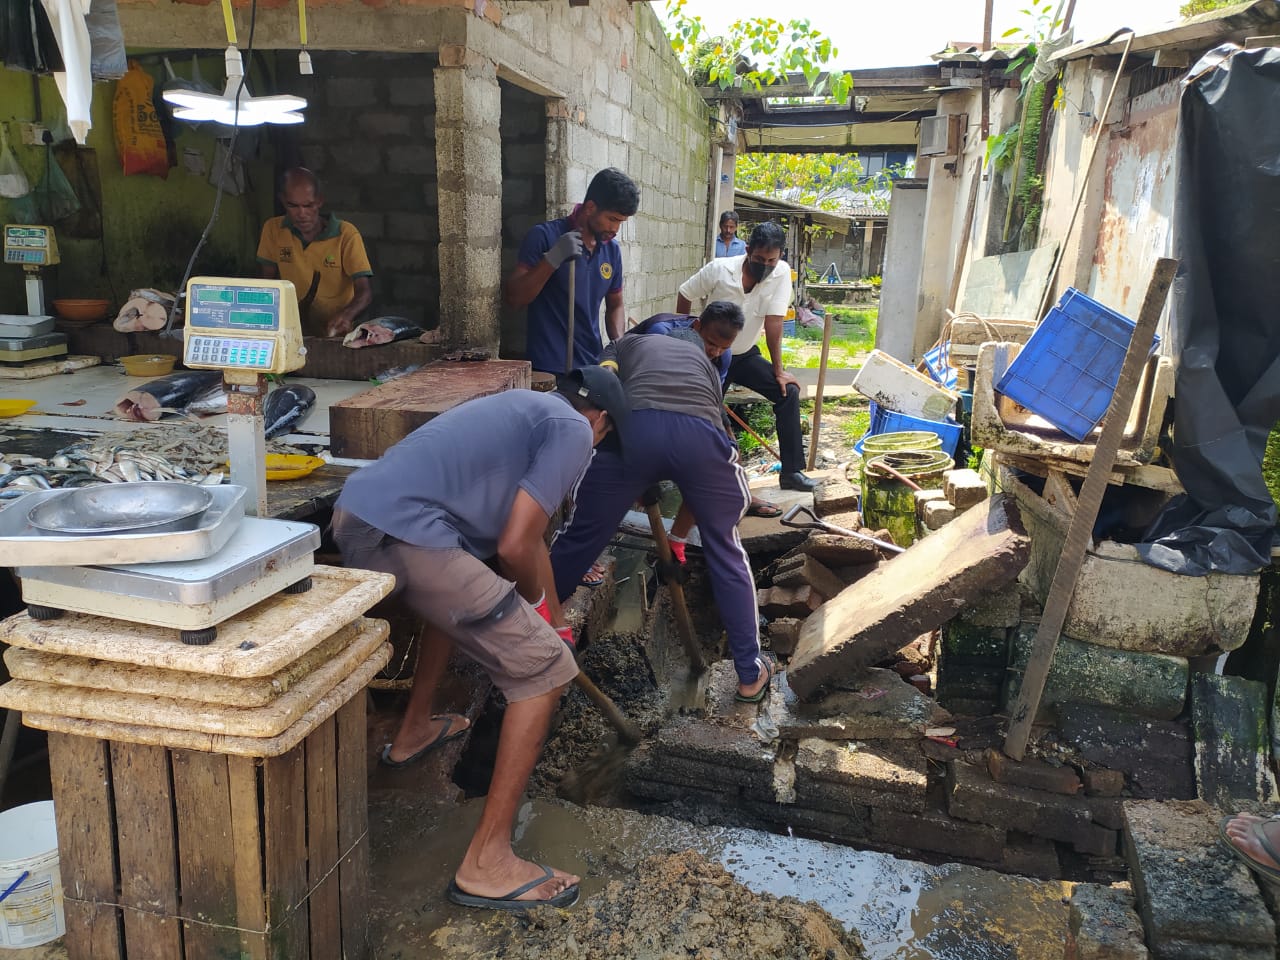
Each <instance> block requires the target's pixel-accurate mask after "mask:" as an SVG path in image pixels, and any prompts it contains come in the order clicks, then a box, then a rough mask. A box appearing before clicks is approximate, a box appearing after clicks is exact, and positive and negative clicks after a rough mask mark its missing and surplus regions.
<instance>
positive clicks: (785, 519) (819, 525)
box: [778, 503, 907, 553]
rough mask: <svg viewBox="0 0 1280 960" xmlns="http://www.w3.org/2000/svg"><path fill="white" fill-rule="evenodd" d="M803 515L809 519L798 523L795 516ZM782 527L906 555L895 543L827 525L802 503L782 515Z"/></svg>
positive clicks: (904, 548)
mask: <svg viewBox="0 0 1280 960" xmlns="http://www.w3.org/2000/svg"><path fill="white" fill-rule="evenodd" d="M801 513H805V514H808V515H809V517H810V519H809V520H808V521H800V520H797V519H796V516H797V515H799V514H801ZM778 522H779V523H781V524H782V525H783V526H784V527H796V528H797V529H800V530H824V531H826V532H827V533H834V534H838V535H839V536H842V537H853V538H854V539H855V540H865V541H866V542H867V543H874V544H875V545H876V546H877V547H879V548H880V549H881V550H887V551H889V552H890V553H906V552H907V548H906V547H900V546H898V545H897V544H896V543H889V542H887V541H885V540H877V539H876V538H875V537H871V536H868V535H867V534H865V533H858V531H856V530H847V529H845V528H844V527H837V526H836V525H835V524H834V523H827V521H825V520H819V519H818V515H817V514H815V513H814V512H813V511H812V510H810V509H809V508H808V507H806V506H805V505H804V504H802V503H797V504H795V505H793V506H792V507H791V509H790V510H788V511H787V512H786V513H784V514H783V515H782V519H780V520H779V521H778Z"/></svg>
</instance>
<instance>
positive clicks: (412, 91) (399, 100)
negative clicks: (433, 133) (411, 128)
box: [390, 77, 436, 126]
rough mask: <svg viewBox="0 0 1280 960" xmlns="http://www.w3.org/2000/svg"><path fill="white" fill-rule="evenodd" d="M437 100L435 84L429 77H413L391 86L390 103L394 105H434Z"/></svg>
mask: <svg viewBox="0 0 1280 960" xmlns="http://www.w3.org/2000/svg"><path fill="white" fill-rule="evenodd" d="M435 102H436V91H435V85H434V84H433V83H432V82H431V78H429V77H411V78H408V79H405V80H403V81H401V82H398V83H393V84H391V86H390V103H391V105H392V106H393V107H424V106H433V105H434V104H435ZM432 125H433V126H434V124H432Z"/></svg>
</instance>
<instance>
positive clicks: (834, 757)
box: [795, 738, 928, 813]
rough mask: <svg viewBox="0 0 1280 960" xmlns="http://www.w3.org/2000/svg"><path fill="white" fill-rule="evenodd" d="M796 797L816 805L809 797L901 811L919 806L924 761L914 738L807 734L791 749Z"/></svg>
mask: <svg viewBox="0 0 1280 960" xmlns="http://www.w3.org/2000/svg"><path fill="white" fill-rule="evenodd" d="M795 764H796V803H797V804H799V805H800V806H816V807H821V806H822V805H823V803H815V802H813V801H814V799H819V800H821V801H823V802H828V801H835V802H836V803H840V804H844V805H848V804H850V803H855V804H857V803H860V804H866V805H867V806H871V807H888V808H889V809H892V810H902V811H904V812H908V813H910V812H919V811H922V810H924V808H925V789H926V787H927V786H928V762H927V761H926V760H925V758H924V755H923V754H922V753H921V752H920V751H919V750H918V749H917V748H916V746H915V744H914V743H912V744H905V745H904V744H901V743H894V742H888V741H881V742H879V743H859V742H847V743H839V744H836V743H830V742H828V741H826V740H818V739H814V738H809V739H805V740H801V741H800V744H799V749H798V750H797V751H796V760H795Z"/></svg>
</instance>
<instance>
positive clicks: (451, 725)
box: [333, 367, 627, 910]
mask: <svg viewBox="0 0 1280 960" xmlns="http://www.w3.org/2000/svg"><path fill="white" fill-rule="evenodd" d="M626 416H627V403H626V396H625V394H624V392H623V390H622V387H621V385H620V384H619V383H618V380H617V377H615V376H614V375H613V373H611V372H610V371H608V370H605V369H603V368H601V367H585V368H582V369H579V370H575V371H574V372H573V373H572V374H569V375H567V376H565V377H563V378H561V381H560V384H559V389H558V391H557V392H555V393H535V392H533V391H531V390H510V391H507V392H505V393H500V394H497V395H495V396H491V397H482V398H480V399H477V400H471V401H469V402H467V403H464V404H461V405H460V406H457V407H455V408H454V409H452V410H450V411H448V412H447V413H444V414H442V415H441V416H439V417H436V418H435V419H434V420H432V421H430V422H428V423H426V424H424V425H423V426H421V427H419V428H418V429H417V430H415V431H414V432H413V433H411V434H409V436H407V437H405V438H404V439H403V440H401V441H400V442H399V443H397V444H396V445H395V446H394V447H392V448H391V449H389V450H388V451H387V452H386V453H384V454H383V455H382V457H381V458H380V459H379V460H378V461H377V462H375V463H373V464H370V465H369V466H367V467H364V468H362V469H360V470H358V471H356V472H355V473H354V474H352V475H351V477H350V478H349V479H348V480H347V482H346V485H345V486H344V487H343V490H342V493H341V495H340V496H339V497H338V502H337V504H336V506H335V508H334V514H333V534H334V539H335V540H336V541H337V543H338V547H339V549H340V550H341V551H342V557H343V561H344V563H345V564H346V565H347V566H348V567H359V568H364V569H369V570H380V571H383V572H385V573H391V574H393V575H394V576H395V578H396V585H395V588H394V590H393V592H392V594H391V597H390V598H389V599H394V600H399V601H401V602H402V603H403V604H404V605H405V606H407V607H408V608H409V609H410V610H412V611H413V612H414V613H416V614H417V615H418V616H419V617H421V618H422V620H423V622H424V623H423V631H422V636H421V648H420V652H419V655H418V664H417V668H416V670H415V671H414V679H413V689H412V691H411V693H410V695H409V703H408V706H407V708H406V709H405V715H404V718H403V720H402V721H401V723H400V728H399V730H398V731H397V732H396V734H395V737H394V739H393V740H392V742H391V743H389V744H387V745H386V746H385V747H384V748H383V751H382V757H381V761H382V763H383V764H384V765H386V766H389V767H404V766H407V765H408V764H411V763H414V762H415V761H418V760H420V759H421V758H423V757H424V756H426V755H428V754H429V753H431V752H432V751H434V750H436V749H437V748H438V747H440V746H442V745H443V744H445V743H448V742H449V741H450V740H454V739H456V738H457V737H459V736H462V735H463V734H465V733H466V731H467V729H468V727H469V726H470V724H469V722H468V721H467V719H466V718H465V717H463V716H460V715H458V714H435V713H433V709H434V700H435V697H436V693H437V688H438V687H439V684H440V681H441V679H442V677H443V676H444V673H445V668H446V666H447V664H448V660H449V655H450V652H451V650H452V649H453V647H454V646H455V645H456V646H457V648H458V650H459V651H460V652H462V653H463V654H465V655H466V656H469V657H471V658H472V659H473V660H475V661H476V662H477V663H479V664H480V665H481V666H482V667H483V668H484V669H485V671H486V672H487V673H488V674H489V677H490V678H491V679H492V681H493V685H494V686H495V687H497V688H498V689H499V690H501V691H502V693H503V696H504V697H505V698H506V700H507V708H506V712H505V713H504V715H503V720H502V730H501V734H500V736H499V740H498V754H497V759H496V762H495V764H494V771H493V778H492V780H491V782H490V785H489V795H488V797H487V798H486V799H485V805H484V810H483V812H482V813H481V815H480V822H479V824H478V825H477V826H476V830H475V833H474V834H473V836H472V838H471V843H470V846H469V847H468V848H467V852H466V855H465V856H464V857H463V860H462V863H461V864H460V865H459V867H458V869H457V871H456V872H455V874H454V878H453V881H452V882H451V883H450V884H449V889H448V896H449V898H450V899H451V900H453V901H454V902H455V903H459V904H462V905H463V906H471V907H486V908H491V909H499V910H522V909H526V908H528V907H532V906H538V905H541V904H551V905H553V906H557V907H566V906H570V905H572V904H573V903H574V902H575V901H576V900H577V898H578V878H577V877H575V876H572V875H571V874H567V873H565V872H563V871H560V870H553V869H552V868H550V867H544V866H541V865H540V864H535V863H532V862H530V861H527V860H522V859H520V858H519V857H517V856H516V855H515V852H514V851H513V850H512V848H511V832H512V827H513V824H514V822H515V814H516V810H517V808H518V806H519V802H520V796H521V794H522V793H523V791H524V788H525V785H526V783H527V782H528V779H529V774H530V772H531V771H532V770H533V765H534V764H535V763H536V762H537V759H538V755H539V753H540V752H541V750H542V743H543V740H544V739H545V738H546V735H547V728H548V725H549V723H550V720H551V714H552V711H553V710H554V709H555V707H556V704H557V703H559V700H560V694H561V692H562V691H563V690H564V688H565V685H566V684H568V683H569V682H570V681H571V680H572V679H573V678H574V677H575V676H576V675H577V673H578V667H577V664H576V663H575V661H574V657H573V650H572V643H573V638H572V634H571V633H570V632H569V628H568V627H566V626H565V625H564V618H563V615H562V613H561V610H560V603H559V600H558V597H557V594H556V591H555V588H554V580H553V578H552V574H551V560H550V556H549V555H548V552H547V547H546V539H545V535H546V532H547V524H548V522H549V520H550V518H551V516H552V515H553V514H555V513H556V511H557V510H558V509H559V508H560V507H561V506H562V505H563V504H565V503H566V501H567V506H566V509H565V514H564V515H565V517H566V518H567V519H566V521H565V522H566V523H567V522H569V520H570V519H571V518H572V517H573V512H574V501H575V500H576V493H577V489H578V484H579V483H580V482H581V480H582V477H583V474H584V473H585V472H586V470H587V466H588V464H589V463H590V462H591V458H592V448H593V447H594V446H595V445H596V444H598V443H599V442H600V441H601V440H602V439H604V437H605V435H606V434H608V433H609V431H610V430H611V429H613V428H614V427H615V426H616V427H618V428H619V429H620V430H622V431H623V432H625V425H624V421H625V419H626Z"/></svg>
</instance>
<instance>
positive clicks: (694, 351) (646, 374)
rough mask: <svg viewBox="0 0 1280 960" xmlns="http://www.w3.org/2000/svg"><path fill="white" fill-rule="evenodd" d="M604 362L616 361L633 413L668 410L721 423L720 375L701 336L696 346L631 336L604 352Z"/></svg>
mask: <svg viewBox="0 0 1280 960" xmlns="http://www.w3.org/2000/svg"><path fill="white" fill-rule="evenodd" d="M689 332H690V333H692V335H693V337H694V338H697V337H698V335H697V333H696V332H694V331H689ZM605 359H608V360H616V361H617V363H618V376H620V377H621V378H622V385H623V386H624V387H625V388H626V390H627V400H628V401H629V402H630V404H631V409H632V410H670V411H672V412H673V413H686V414H688V415H689V416H692V417H701V418H702V419H704V420H708V421H710V422H711V423H713V424H715V426H717V427H719V426H720V425H721V417H722V414H721V413H720V400H721V398H722V397H723V396H724V393H723V391H722V389H721V387H720V374H719V372H718V371H717V370H716V368H715V367H713V366H712V365H711V361H710V360H708V359H707V355H706V353H704V352H703V349H702V341H701V339H700V338H699V339H698V340H697V343H696V345H695V343H693V342H691V341H690V340H685V339H682V338H680V337H676V336H670V335H668V336H661V335H658V334H628V335H627V336H625V337H622V338H621V339H620V340H615V341H614V342H613V343H611V344H609V346H608V347H606V348H605Z"/></svg>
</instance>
